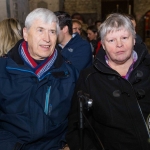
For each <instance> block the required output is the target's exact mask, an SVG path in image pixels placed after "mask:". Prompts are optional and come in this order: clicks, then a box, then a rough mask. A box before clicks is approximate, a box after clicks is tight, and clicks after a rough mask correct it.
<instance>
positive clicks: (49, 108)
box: [44, 86, 52, 116]
mask: <svg viewBox="0 0 150 150" xmlns="http://www.w3.org/2000/svg"><path fill="white" fill-rule="evenodd" d="M50 93H51V86H49V87H48V88H47V92H46V98H45V108H44V112H45V114H46V115H49V116H50V115H51V111H52V105H51V104H50V102H49V99H50Z"/></svg>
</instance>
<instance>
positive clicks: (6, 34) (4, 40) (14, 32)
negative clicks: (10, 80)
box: [0, 18, 22, 56]
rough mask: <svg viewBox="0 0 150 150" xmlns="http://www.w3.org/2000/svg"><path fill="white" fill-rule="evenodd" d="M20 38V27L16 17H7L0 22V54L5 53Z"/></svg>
mask: <svg viewBox="0 0 150 150" xmlns="http://www.w3.org/2000/svg"><path fill="white" fill-rule="evenodd" d="M20 39H22V29H21V25H20V24H19V22H18V21H17V20H16V19H14V18H9V19H5V20H3V21H1V22H0V41H1V44H0V56H4V55H5V54H7V52H8V51H9V50H10V49H11V48H12V47H13V46H14V45H15V44H16V43H17V41H18V40H20Z"/></svg>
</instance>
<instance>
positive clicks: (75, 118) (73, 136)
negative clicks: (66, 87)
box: [66, 73, 100, 150]
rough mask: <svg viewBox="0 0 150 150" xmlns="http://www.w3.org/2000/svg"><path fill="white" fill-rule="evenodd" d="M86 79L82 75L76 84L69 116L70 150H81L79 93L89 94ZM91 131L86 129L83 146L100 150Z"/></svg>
mask: <svg viewBox="0 0 150 150" xmlns="http://www.w3.org/2000/svg"><path fill="white" fill-rule="evenodd" d="M84 82H85V78H84V77H83V76H82V73H81V74H80V76H79V79H78V81H77V84H76V88H75V91H74V95H73V99H72V106H71V110H70V114H69V125H68V132H67V135H66V140H67V143H68V145H69V147H70V150H79V149H80V134H79V105H78V104H79V102H78V96H77V92H78V91H79V90H82V91H84V92H88V91H87V89H86V86H85V83H84ZM88 133H89V131H88V130H87V129H84V136H83V141H84V142H83V145H84V149H86V150H100V149H96V148H95V147H94V144H93V142H92V139H91V137H90V136H89V134H88Z"/></svg>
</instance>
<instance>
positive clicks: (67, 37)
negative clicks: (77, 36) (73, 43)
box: [60, 35, 72, 48]
mask: <svg viewBox="0 0 150 150" xmlns="http://www.w3.org/2000/svg"><path fill="white" fill-rule="evenodd" d="M71 38H72V35H66V36H65V37H64V40H63V41H62V43H60V45H61V47H62V48H64V47H65V45H66V44H67V43H68V42H69V41H70V40H71Z"/></svg>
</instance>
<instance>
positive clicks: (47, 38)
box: [44, 32, 50, 43]
mask: <svg viewBox="0 0 150 150" xmlns="http://www.w3.org/2000/svg"><path fill="white" fill-rule="evenodd" d="M44 41H46V42H47V43H49V42H50V35H49V33H48V32H45V33H44Z"/></svg>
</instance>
